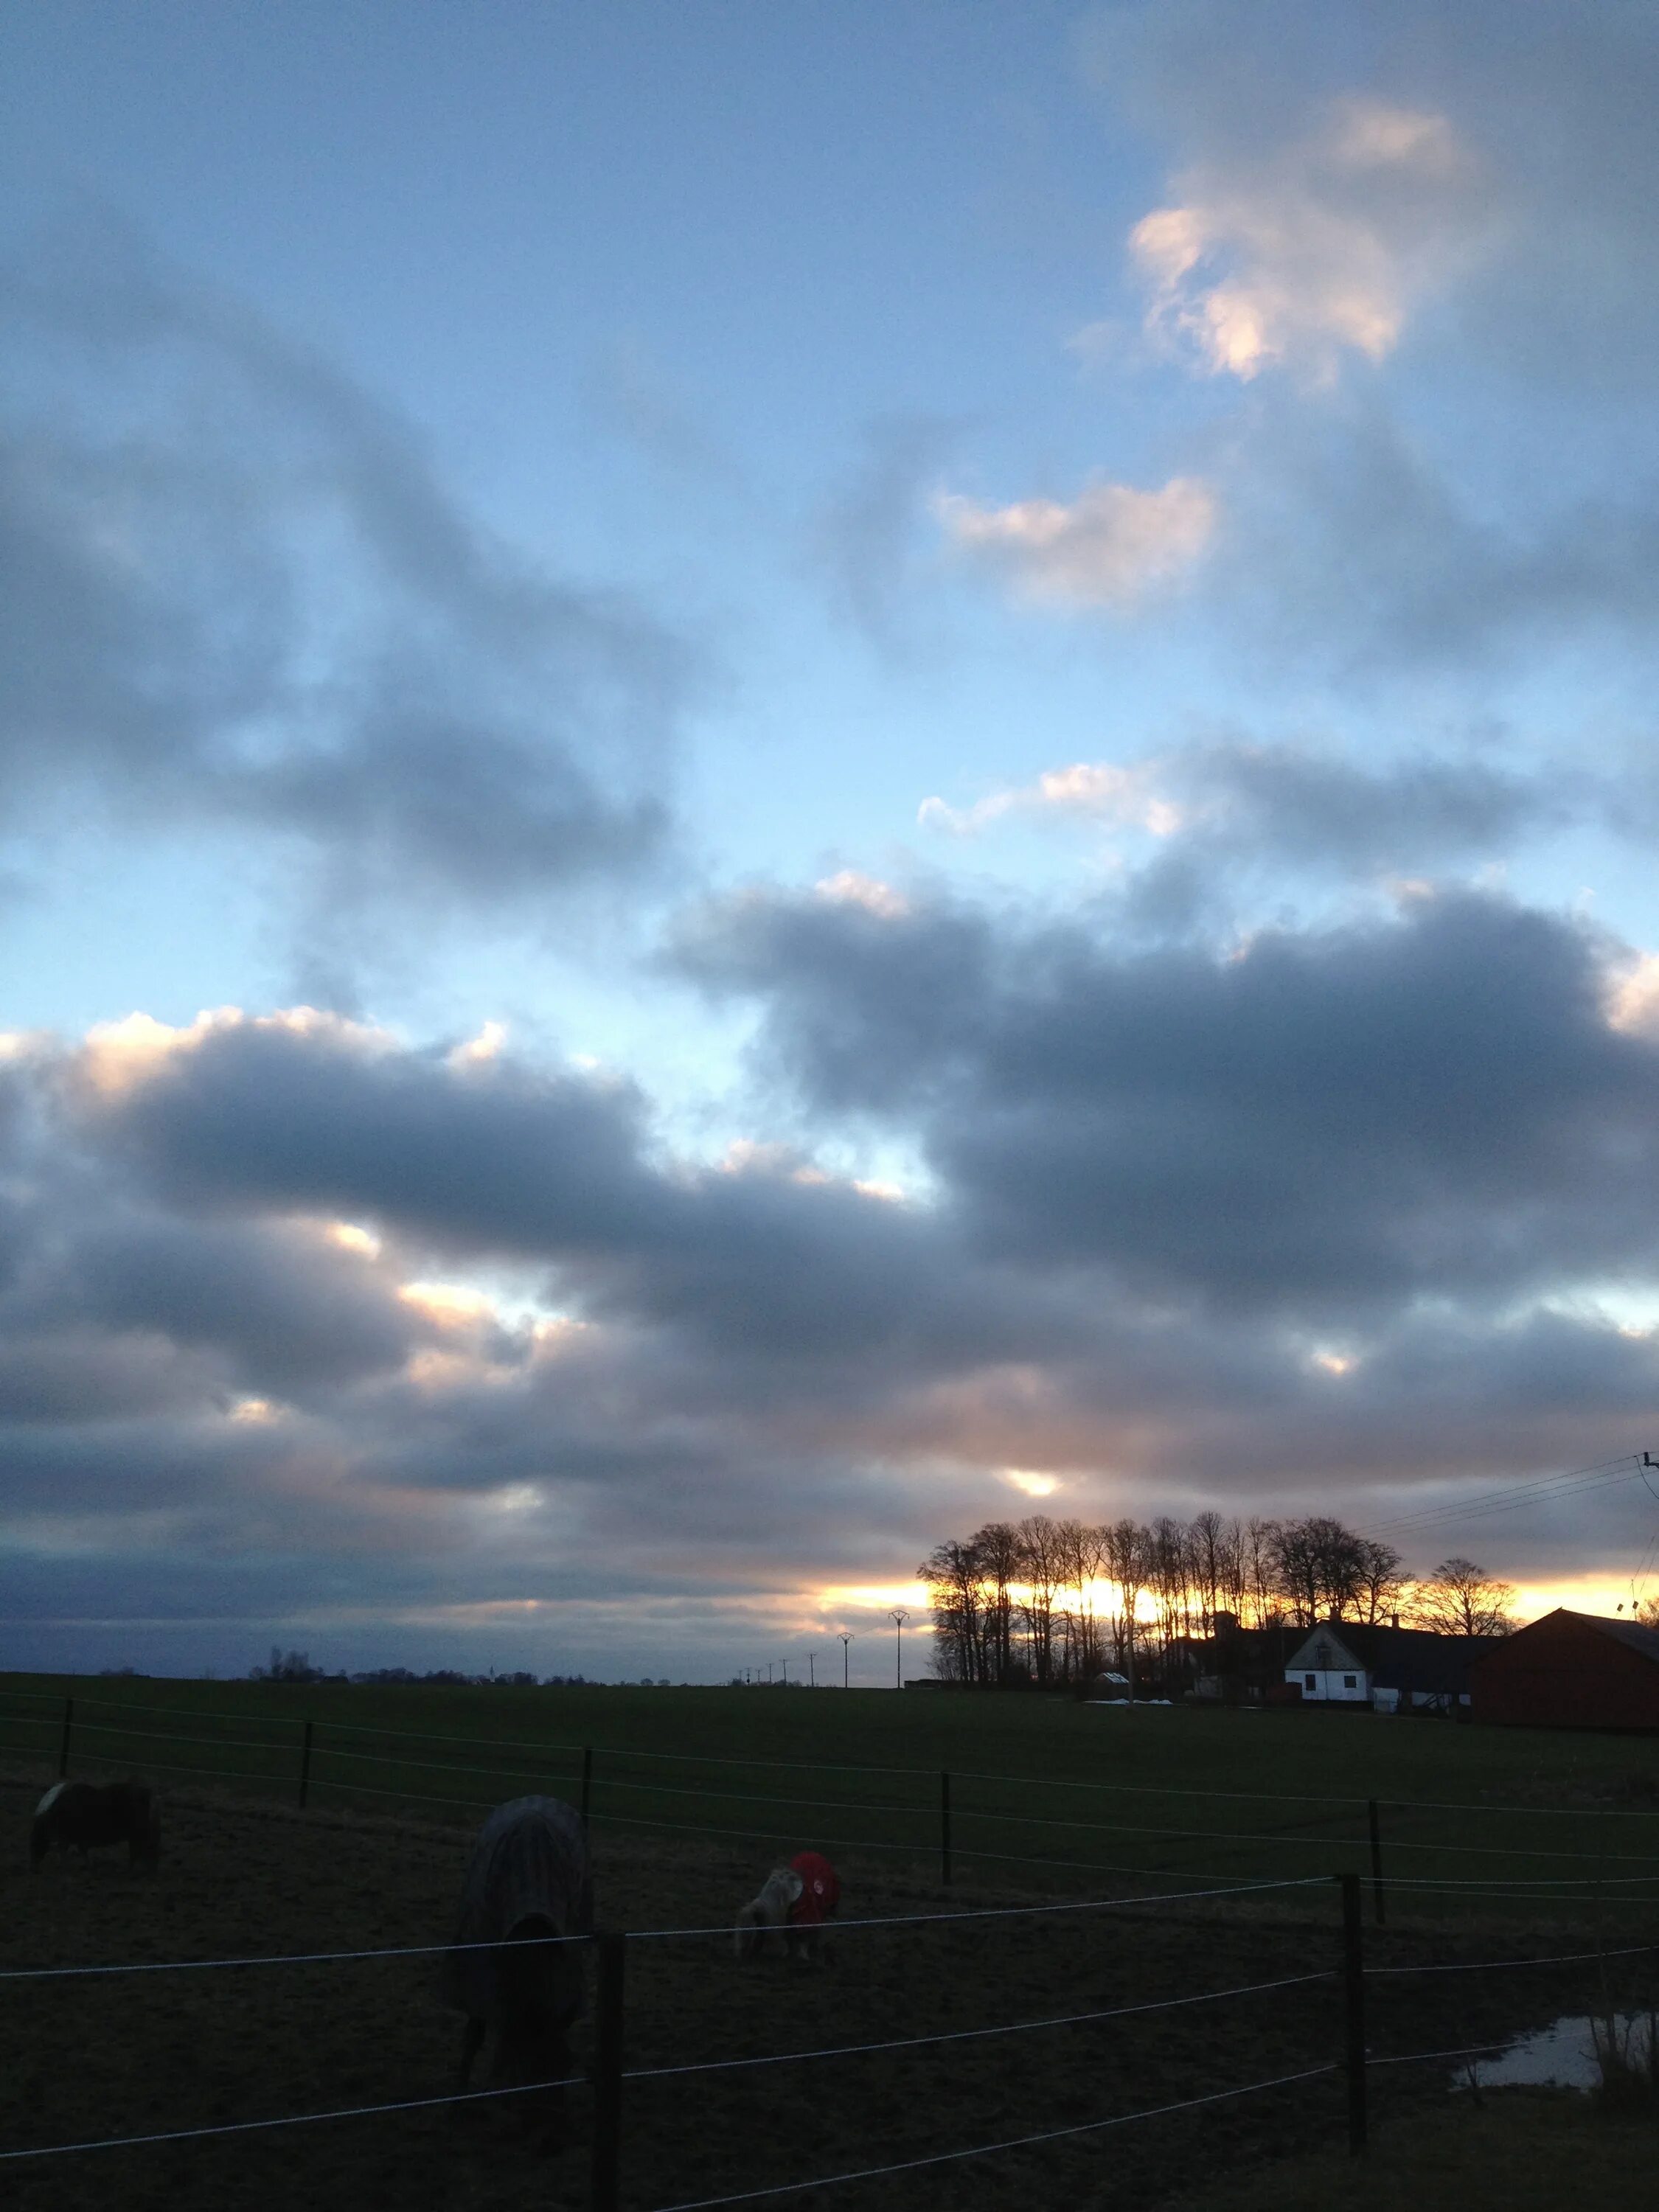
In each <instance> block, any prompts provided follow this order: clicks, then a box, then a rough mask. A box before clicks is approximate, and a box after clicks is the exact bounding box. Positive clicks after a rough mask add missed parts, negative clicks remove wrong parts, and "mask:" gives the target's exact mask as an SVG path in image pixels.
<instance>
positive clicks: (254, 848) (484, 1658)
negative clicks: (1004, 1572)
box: [0, 0, 1659, 1683]
mask: <svg viewBox="0 0 1659 2212" xmlns="http://www.w3.org/2000/svg"><path fill="white" fill-rule="evenodd" d="M1656 102H1659V19H1656V17H1655V15H1654V14H1653V11H1652V10H1651V9H1649V8H1647V7H1644V6H1625V5H1621V4H1619V0H1603V4H1601V5H1600V6H1598V7H1596V8H1595V9H1583V8H1580V7H1576V6H1571V5H1566V4H1555V0H1550V4H1541V0H1503V4H1501V5H1498V4H1496V0H1463V3H1462V4H1460V5H1458V6H1456V7H1447V6H1443V5H1431V4H1426V0H1394V4H1391V5H1390V6H1389V7H1388V8H1386V9H1383V8H1374V9H1373V8H1347V9H1331V8H1329V7H1328V6H1325V5H1323V4H1321V0H1307V4H1285V0H1158V4H1156V5H1150V4H1149V5H1136V4H1124V5H1116V6H1109V7H1079V6H1062V5H1044V4H1041V0H1031V4H1028V5H1025V6H1023V7H1021V8H1019V9H1009V8H1006V7H1002V6H990V5H983V6H981V5H976V4H974V0H962V4H959V5H955V6H952V7H950V8H940V7H939V6H936V5H932V4H919V0H918V4H908V0H881V4H879V5H876V4H861V0H842V4H838V5H836V6H834V7H829V6H822V7H818V6H808V7H799V8H789V9H774V8H769V7H766V6H763V5H762V4H759V0H744V4H720V0H709V4H705V5H700V6H697V7H695V8H691V7H687V8H673V9H669V8H663V7H660V6H656V5H644V4H639V0H617V4H615V5H611V6H607V7H605V8H597V7H593V8H590V7H582V6H578V5H573V4H534V3H533V0H506V4H503V5H501V6H498V7H494V8H490V9H457V8H454V7H452V6H449V5H447V4H446V5H436V4H428V0H396V4H392V0H372V3H369V0H328V4H326V5H324V4H320V0H290V4H289V5H286V6H284V7H283V8H281V9H272V8H269V7H266V6H264V5H258V4H243V0H213V4H212V5H207V4H205V0H197V4H191V5H180V4H173V0H144V4H143V5H137V4H134V0H98V4H97V5H95V6H94V5H84V4H80V0H59V4H58V5H55V6H54V7H52V9H42V8H39V7H35V6H32V5H27V4H24V3H23V0H0V147H3V149H4V150H3V153H0V206H3V209H4V210H5V212H4V214H3V215H0V319H3V329H4V333H5V336H4V342H3V355H0V562H3V568H4V571H5V574H6V576H7V579H8V582H7V587H6V590H5V592H4V595H3V599H0V1547H3V1556H4V1570H3V1589H0V1666H5V1667H75V1668H78V1667H97V1666H102V1665H123V1664H126V1665H135V1666H138V1667H140V1668H146V1669H149V1670H152V1671H155V1672H175V1673H177V1672H187V1671H193V1670H197V1669H201V1668H216V1669H217V1670H220V1671H224V1672H239V1671H242V1670H243V1669H245V1668H246V1666H248V1665H249V1664H251V1663H252V1662H255V1661H256V1660H259V1659H262V1658H263V1657H264V1656H265V1653H266V1651H267V1650H268V1648H269V1646H270V1644H273V1643H281V1644H283V1646H284V1647H285V1648H286V1647H288V1646H290V1645H292V1646H296V1647H299V1648H302V1649H307V1650H309V1651H310V1653H311V1655H312V1656H313V1660H315V1661H317V1662H319V1663H322V1664H325V1665H327V1666H330V1667H348V1668H363V1667H374V1666H380V1665H394V1664H405V1665H416V1666H440V1665H452V1666H461V1667H465V1668H470V1669H478V1670H483V1668H486V1667H489V1666H494V1667H496V1668H503V1669H509V1668H520V1667H528V1668H532V1669H533V1670H534V1671H536V1672H538V1673H544V1674H545V1673H553V1672H561V1673H569V1672H576V1671H581V1672H584V1673H586V1674H598V1675H601V1676H605V1677H607V1678H611V1677H630V1678H633V1677H638V1676H640V1675H650V1676H653V1677H671V1678H672V1679H675V1680H680V1679H689V1680H724V1679H726V1678H727V1677H728V1676H730V1675H731V1674H732V1673H733V1672H734V1671H738V1670H741V1669H742V1668H745V1667H751V1668H752V1667H759V1668H764V1667H765V1666H766V1665H767V1664H768V1663H775V1662H779V1661H781V1660H782V1659H784V1658H786V1657H787V1658H788V1659H789V1660H790V1661H791V1662H792V1672H793V1667H794V1666H795V1665H797V1664H802V1663H804V1660H805V1654H806V1653H807V1652H808V1651H814V1652H817V1654H819V1655H820V1658H819V1661H818V1662H817V1663H818V1666H819V1671H820V1673H823V1672H824V1671H826V1670H828V1671H831V1672H833V1671H835V1670H834V1661H833V1658H831V1657H829V1656H827V1655H831V1654H834V1653H836V1650H837V1648H838V1647H837V1644H836V1636H837V1633H838V1632H840V1631H842V1630H850V1631H852V1632H853V1633H854V1643H853V1644H852V1647H851V1649H852V1654H853V1658H852V1669H853V1678H854V1680H859V1679H863V1680H867V1681H870V1682H872V1683H874V1682H878V1681H885V1680H890V1679H891V1674H890V1651H891V1647H890V1636H891V1630H890V1626H888V1625H887V1623H886V1610H887V1608H888V1607H889V1606H890V1605H892V1604H895V1603H908V1604H910V1605H911V1606H912V1607H915V1606H917V1605H918V1604H919V1600H918V1597H917V1593H916V1586H915V1567H916V1565H917V1563H918V1561H919V1560H920V1559H921V1558H922V1557H923V1555H924V1554H925V1553H927V1551H928V1550H930V1549H931V1548H932V1547H933V1544H934V1543H935V1542H936V1541H939V1539H940V1538H941V1537H944V1536H947V1535H955V1534H967V1533H968V1532H969V1531H970V1530H971V1529H972V1528H975V1526H977V1525H978V1524H979V1523H980V1522H983V1521H986V1520H989V1519H993V1518H997V1517H1005V1516H1016V1515H1018V1514H1020V1513H1024V1512H1025V1511H1028V1510H1031V1508H1032V1506H1033V1503H1034V1501H1040V1502H1041V1504H1042V1509H1043V1510H1048V1511H1051V1512H1055V1513H1066V1514H1077V1515H1079V1516H1083V1517H1085V1518H1087V1519H1091V1520H1092V1519H1102V1518H1108V1517H1111V1518H1115V1517H1117V1516H1119V1515H1121V1514H1124V1513H1134V1514H1137V1515H1140V1516H1151V1515H1153V1514H1157V1513H1163V1512H1168V1513H1173V1514H1177V1515H1182V1516H1185V1515H1188V1514H1191V1513H1193V1512H1196V1511H1198V1510H1200V1509H1203V1508H1207V1507H1212V1506H1213V1507H1216V1508H1218V1509H1219V1510H1222V1511H1224V1512H1225V1513H1229V1514H1232V1513H1237V1514H1241V1515H1250V1514H1265V1515H1272V1514H1291V1513H1301V1512H1309V1511H1332V1512H1335V1513H1337V1514H1339V1515H1340V1516H1342V1517H1343V1518H1345V1519H1346V1520H1347V1521H1348V1522H1351V1523H1352V1525H1353V1526H1355V1527H1357V1528H1361V1529H1362V1530H1364V1531H1367V1532H1377V1533H1383V1532H1387V1531H1389V1530H1391V1529H1398V1530H1399V1531H1400V1532H1401V1533H1400V1534H1399V1535H1398V1536H1397V1538H1396V1541H1398V1542H1399V1543H1400V1546H1401V1549H1402V1551H1404V1552H1405V1553H1406V1557H1407V1565H1409V1566H1410V1567H1411V1568H1412V1569H1413V1571H1418V1572H1427V1571H1430V1570H1431V1569H1432V1568H1433V1566H1434V1565H1436V1564H1437V1560H1438V1559H1440V1558H1441V1557H1443V1556H1444V1555H1445V1554H1446V1553H1451V1552H1465V1553H1472V1554H1473V1555H1474V1557H1476V1558H1477V1559H1479V1560H1480V1562H1481V1563H1482V1564H1483V1565H1485V1566H1486V1568H1487V1569H1488V1570H1489V1571H1491V1572H1492V1573H1494V1574H1497V1575H1501V1576H1503V1577H1507V1578H1509V1579H1510V1580H1512V1581H1514V1582H1515V1583H1517V1584H1519V1585H1521V1586H1522V1593H1523V1599H1524V1601H1525V1602H1524V1607H1523V1609H1526V1610H1537V1609H1540V1608H1541V1607H1542V1606H1543V1605H1545V1604H1547V1603H1548V1602H1553V1601H1559V1600H1561V1599H1564V1598H1565V1599H1566V1600H1569V1601H1577V1602H1579V1603H1582V1604H1585V1605H1587V1606H1589V1607H1591V1608H1592V1609H1598V1610H1606V1611H1611V1610H1612V1609H1613V1606H1614V1604H1615V1603H1626V1604H1627V1603H1628V1602H1630V1601H1631V1599H1632V1596H1633V1595H1654V1594H1656V1592H1659V1497H1656V1495H1655V1494H1654V1492H1651V1491H1650V1490H1649V1489H1648V1487H1647V1486H1646V1485H1645V1484H1644V1482H1642V1481H1641V1480H1638V1479H1637V1478H1636V1477H1635V1476H1634V1475H1633V1474H1632V1475H1631V1476H1630V1477H1629V1479H1626V1478H1625V1477H1623V1476H1621V1477H1620V1479H1618V1480H1612V1481H1609V1482H1607V1483H1603V1484H1598V1485H1594V1486H1589V1488H1586V1489H1584V1490H1581V1491H1574V1492H1565V1493H1562V1494H1561V1495H1559V1496H1557V1497H1554V1498H1551V1497H1548V1496H1545V1497H1543V1498H1541V1500H1539V1501H1537V1502H1534V1504H1529V1505H1527V1506H1524V1507H1523V1508H1522V1509H1519V1510H1505V1511H1501V1512H1494V1511H1487V1512H1484V1513H1483V1512H1481V1511H1480V1510H1478V1509H1479V1508H1480V1506H1481V1505H1482V1504H1490V1503H1491V1502H1492V1499H1494V1498H1497V1497H1498V1496H1499V1495H1500V1493H1508V1492H1510V1491H1511V1490H1513V1489H1514V1487H1515V1486H1518V1485H1523V1484H1526V1483H1528V1482H1532V1481H1534V1480H1542V1479H1543V1478H1545V1477H1548V1476H1552V1475H1554V1474H1559V1473H1561V1472H1563V1471H1565V1470H1569V1469H1573V1468H1582V1467H1590V1466H1594V1465H1597V1464H1599V1463H1601V1462H1609V1461H1612V1460H1614V1459H1615V1458H1617V1457H1619V1456H1620V1455H1626V1454H1631V1453H1637V1454H1639V1453H1640V1452H1641V1451H1643V1450H1644V1449H1654V1448H1656V1447H1659V1334H1656V1331H1659V885H1656V882H1655V879H1654V876H1653V871H1652V868H1651V866H1650V855H1651V852H1652V849H1653V845H1654V839H1655V833H1656V829H1659V750H1656V746H1655V743H1654V731H1653V714H1654V709H1653V704H1652V702H1653V699H1654V697H1655V696H1656V687H1655V681H1654V679H1655V676H1656V672H1659V669H1656V663H1659V632H1656V617H1659V454H1656V451H1655V447H1654V441H1653V431H1652V424H1653V420H1654V412H1655V400H1656V398H1659V393H1656V381H1659V370H1656V362H1659V226H1656V222H1655V219H1654V216H1653V213H1652V210H1653V209H1654V207H1655V206H1656V205H1659V140H1656V139H1655V137H1654V134H1653V131H1652V129H1651V117H1652V114H1653V112H1654V109H1655V106H1656ZM1431 1515H1432V1516H1435V1517H1433V1518H1429V1517H1427V1516H1431ZM913 1633H914V1632H913Z"/></svg>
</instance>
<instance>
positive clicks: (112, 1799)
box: [29, 1780, 161, 1871]
mask: <svg viewBox="0 0 1659 2212" xmlns="http://www.w3.org/2000/svg"><path fill="white" fill-rule="evenodd" d="M53 1844H57V1845H58V1848H59V1850H71V1849H73V1850H77V1851H80V1852H81V1853H82V1854H83V1855H84V1854H85V1853H86V1852H88V1851H89V1850H100V1849H101V1848H102V1847H103V1846H104V1845H105V1844H125V1845H126V1847H127V1858H128V1860H129V1862H130V1863H131V1864H132V1865H134V1866H149V1867H153V1866H154V1865H155V1862H156V1860H157V1859H158V1858H159V1857H161V1814H159V1812H158V1811H157V1810H156V1806H155V1794H154V1792H153V1791H152V1790H151V1789H150V1786H149V1783H148V1782H139V1781H137V1780H132V1781H127V1782H59V1783H58V1784H55V1785H54V1786H53V1787H52V1789H50V1790H47V1792H46V1796H44V1797H43V1798H42V1799H41V1800H40V1803H39V1804H38V1805H37V1806H36V1807H35V1808H34V1826H33V1828H32V1829H31V1830H30V1832H29V1867H30V1870H31V1871H33V1869H34V1868H36V1867H38V1866H39V1865H40V1862H41V1860H42V1859H43V1858H45V1857H46V1853H47V1852H48V1851H49V1850H51V1849H52V1845H53Z"/></svg>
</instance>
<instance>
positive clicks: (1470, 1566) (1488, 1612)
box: [1411, 1559, 1515, 1636]
mask: <svg viewBox="0 0 1659 2212" xmlns="http://www.w3.org/2000/svg"><path fill="white" fill-rule="evenodd" d="M1514 1603H1515V1585H1514V1583H1500V1582H1496V1581H1494V1580H1493V1579H1492V1577H1491V1576H1489V1575H1488V1574H1487V1572H1486V1569H1485V1568H1484V1567H1480V1566H1477V1565H1475V1563H1474V1560H1473V1559H1442V1561H1441V1562H1440V1565H1438V1566H1437V1568H1436V1569H1435V1571H1434V1572H1433V1573H1432V1574H1431V1576H1430V1577H1429V1578H1428V1580H1427V1581H1426V1582H1421V1583H1418V1584H1417V1586H1416V1588H1415V1589H1413V1592H1412V1598H1411V1616H1412V1620H1413V1624H1414V1625H1415V1626H1417V1627H1419V1628H1431V1629H1433V1630H1434V1631H1435V1632H1436V1633H1437V1635H1440V1636H1507V1635H1508V1634H1509V1633H1510V1631H1511V1630H1512V1629H1513V1628H1514V1626H1515V1620H1514V1618H1513V1614H1512V1611H1511V1608H1512V1607H1513V1606H1514Z"/></svg>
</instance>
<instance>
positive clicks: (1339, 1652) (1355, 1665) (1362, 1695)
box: [1285, 1620, 1504, 1713]
mask: <svg viewBox="0 0 1659 2212" xmlns="http://www.w3.org/2000/svg"><path fill="white" fill-rule="evenodd" d="M1503 1641H1504V1638H1501V1637H1491V1636H1440V1635H1437V1634H1436V1633H1435V1632H1434V1631H1433V1630H1431V1629H1427V1628H1381V1627H1378V1628H1368V1627H1364V1626H1361V1625H1359V1624H1358V1623H1357V1622H1354V1621H1348V1620H1322V1621H1321V1623H1320V1624H1319V1626H1318V1627H1317V1628H1315V1629H1312V1630H1310V1631H1309V1632H1307V1634H1306V1636H1305V1638H1304V1641H1303V1642H1302V1643H1301V1644H1299V1645H1297V1648H1296V1649H1295V1650H1293V1651H1292V1652H1291V1654H1290V1656H1289V1657H1288V1658H1287V1659H1286V1660H1285V1686H1286V1688H1287V1689H1288V1690H1290V1691H1292V1692H1297V1693H1298V1694H1299V1698H1300V1701H1301V1703H1302V1704H1304V1705H1370V1706H1372V1707H1374V1708H1375V1710H1376V1711H1378V1712H1385V1713H1392V1712H1407V1711H1413V1710H1415V1711H1430V1712H1453V1711H1457V1710H1459V1709H1461V1708H1463V1707H1467V1706H1468V1705H1469V1700H1470V1694H1471V1693H1470V1687H1469V1682H1470V1668H1471V1667H1472V1665H1473V1663H1474V1661H1475V1659H1476V1657H1477V1656H1479V1655H1480V1654H1481V1653H1483V1652H1485V1651H1486V1650H1488V1649H1489V1648H1490V1647H1491V1646H1492V1645H1493V1644H1498V1643H1502V1642H1503Z"/></svg>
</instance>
